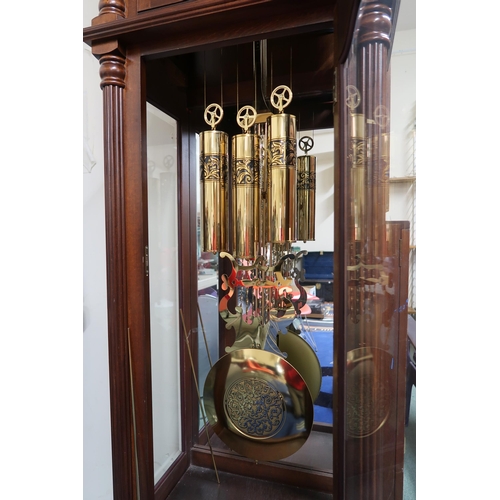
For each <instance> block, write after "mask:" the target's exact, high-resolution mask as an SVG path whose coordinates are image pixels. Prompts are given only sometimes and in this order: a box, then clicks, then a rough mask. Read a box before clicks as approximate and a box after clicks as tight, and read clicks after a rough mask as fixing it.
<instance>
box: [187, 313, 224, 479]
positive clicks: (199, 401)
mask: <svg viewBox="0 0 500 500" xmlns="http://www.w3.org/2000/svg"><path fill="white" fill-rule="evenodd" d="M179 311H180V313H181V319H182V327H183V329H184V338H185V339H186V346H187V350H188V353H189V360H190V361H191V369H192V370H193V379H194V383H195V385H196V392H197V394H198V403H199V405H200V410H201V414H202V415H203V423H204V424H205V432H206V433H207V440H208V446H209V448H210V454H211V455H212V462H213V464H214V469H215V475H216V477H217V483H218V484H220V479H219V473H218V472H217V466H216V465H215V457H214V451H213V449H212V444H211V443H210V434H209V433H208V421H207V416H206V415H205V409H204V408H203V404H202V402H201V396H200V389H199V388H198V381H197V380H196V370H195V368H194V362H193V356H192V355H191V347H190V346H189V338H188V334H187V331H186V324H185V323H184V315H183V314H182V309H179Z"/></svg>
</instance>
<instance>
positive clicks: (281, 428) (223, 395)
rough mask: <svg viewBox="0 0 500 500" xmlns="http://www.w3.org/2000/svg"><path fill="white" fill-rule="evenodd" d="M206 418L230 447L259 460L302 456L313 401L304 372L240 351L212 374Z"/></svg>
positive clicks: (259, 354)
mask: <svg viewBox="0 0 500 500" xmlns="http://www.w3.org/2000/svg"><path fill="white" fill-rule="evenodd" d="M203 398H204V403H205V411H206V415H207V418H208V420H209V422H210V424H211V425H212V427H213V428H214V430H215V432H216V433H217V435H218V436H219V438H220V439H221V441H223V442H224V443H225V444H226V445H227V446H229V447H230V448H231V449H232V450H234V451H236V452H237V453H239V454H240V455H243V456H245V457H248V458H252V459H254V460H279V459H281V458H285V457H288V456H290V455H292V454H293V453H295V452H296V451H298V450H299V449H300V448H301V447H302V445H303V444H304V443H305V442H306V440H307V438H308V437H309V434H310V432H311V429H312V424H313V401H312V399H311V394H310V392H309V389H308V388H307V385H306V383H305V381H304V379H303V378H302V376H301V375H300V374H299V372H298V371H297V370H296V369H295V368H294V367H293V366H292V365H291V364H290V363H289V362H288V361H286V360H285V359H284V358H282V357H281V356H278V355H276V354H274V353H271V352H268V351H264V350H261V349H238V350H235V351H232V352H230V353H228V354H226V355H224V356H222V357H221V358H220V359H219V361H217V363H215V365H214V366H213V367H212V369H211V370H210V372H209V374H208V376H207V379H206V381H205V387H204V391H203Z"/></svg>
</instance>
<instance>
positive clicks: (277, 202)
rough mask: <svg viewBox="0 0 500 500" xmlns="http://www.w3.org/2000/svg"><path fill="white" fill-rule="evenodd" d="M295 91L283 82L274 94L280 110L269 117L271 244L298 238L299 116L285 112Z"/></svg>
mask: <svg viewBox="0 0 500 500" xmlns="http://www.w3.org/2000/svg"><path fill="white" fill-rule="evenodd" d="M291 99H292V91H291V90H290V89H289V88H288V87H286V86H285V85H282V86H280V87H276V89H274V91H273V93H272V94H271V103H272V104H273V105H274V107H276V108H277V109H278V111H279V113H278V114H274V115H271V116H269V117H268V118H267V129H268V136H267V169H268V171H267V176H268V185H267V196H268V210H269V213H268V217H269V235H268V241H270V242H271V243H286V242H291V241H296V240H297V161H296V157H297V139H296V135H297V134H296V124H295V116H294V115H290V114H286V113H283V108H284V107H285V106H287V105H288V104H289V103H290V102H291Z"/></svg>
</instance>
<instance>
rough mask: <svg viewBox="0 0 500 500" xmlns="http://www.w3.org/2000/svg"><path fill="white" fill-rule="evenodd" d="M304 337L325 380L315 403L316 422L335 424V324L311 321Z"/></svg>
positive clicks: (306, 325)
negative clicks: (314, 354)
mask: <svg viewBox="0 0 500 500" xmlns="http://www.w3.org/2000/svg"><path fill="white" fill-rule="evenodd" d="M305 327H306V333H305V334H304V333H303V334H302V336H303V337H304V338H305V339H306V340H307V341H308V342H309V345H310V346H311V347H312V348H313V349H314V350H315V352H316V356H318V360H319V363H320V365H321V371H322V373H323V378H322V380H321V389H320V393H319V395H318V397H317V398H316V400H315V401H314V421H315V422H321V423H326V424H332V423H333V324H332V322H331V321H328V320H319V321H314V322H313V321H311V320H309V321H308V322H307V324H305Z"/></svg>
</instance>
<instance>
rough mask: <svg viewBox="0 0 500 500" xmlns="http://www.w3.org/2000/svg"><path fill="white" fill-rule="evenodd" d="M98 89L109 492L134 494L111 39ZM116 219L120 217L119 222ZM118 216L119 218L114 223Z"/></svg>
mask: <svg viewBox="0 0 500 500" xmlns="http://www.w3.org/2000/svg"><path fill="white" fill-rule="evenodd" d="M124 17H125V3H124V0H100V2H99V16H98V17H96V18H94V19H93V20H92V24H93V25H95V24H102V23H105V22H109V21H112V20H115V19H119V18H124ZM92 52H93V54H94V55H95V56H96V57H97V58H98V59H99V62H100V69H99V75H100V77H101V84H100V86H101V89H102V92H103V123H104V131H103V132H104V133H103V136H104V190H105V219H106V263H107V266H106V280H107V301H108V302H107V306H108V350H109V385H110V412H111V447H112V469H113V496H114V498H116V499H120V500H121V499H123V500H135V499H136V498H137V494H136V490H137V488H136V461H135V444H134V442H135V441H134V427H133V413H132V408H133V402H132V390H131V375H130V361H129V338H128V317H127V256H126V234H125V224H124V222H125V187H124V141H123V92H124V88H125V76H126V58H125V54H124V53H123V52H124V51H123V50H121V49H120V47H119V45H118V43H117V42H116V41H107V42H106V43H103V44H97V45H93V47H92ZM120 221H121V222H120ZM117 222H118V223H117Z"/></svg>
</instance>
